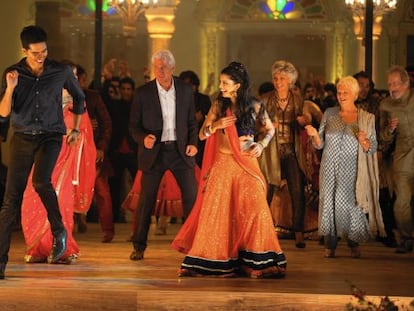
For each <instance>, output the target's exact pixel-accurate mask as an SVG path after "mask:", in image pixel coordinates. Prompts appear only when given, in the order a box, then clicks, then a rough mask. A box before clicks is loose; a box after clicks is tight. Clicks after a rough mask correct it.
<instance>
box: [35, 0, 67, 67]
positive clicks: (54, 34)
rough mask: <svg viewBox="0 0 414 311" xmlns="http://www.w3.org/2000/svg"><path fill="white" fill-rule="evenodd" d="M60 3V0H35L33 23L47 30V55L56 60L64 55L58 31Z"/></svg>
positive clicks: (61, 38) (62, 43)
mask: <svg viewBox="0 0 414 311" xmlns="http://www.w3.org/2000/svg"><path fill="white" fill-rule="evenodd" d="M60 5H61V4H60V1H36V18H35V23H36V25H38V26H40V27H42V28H43V29H44V30H45V31H46V32H47V37H48V40H47V48H48V51H49V55H50V56H51V57H52V58H53V59H56V60H60V59H62V58H64V57H65V54H64V52H65V51H64V50H65V49H64V42H63V36H62V35H61V33H60Z"/></svg>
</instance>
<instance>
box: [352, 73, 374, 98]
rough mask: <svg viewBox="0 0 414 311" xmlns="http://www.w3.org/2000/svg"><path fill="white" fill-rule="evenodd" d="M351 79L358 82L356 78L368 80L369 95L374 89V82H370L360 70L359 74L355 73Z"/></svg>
mask: <svg viewBox="0 0 414 311" xmlns="http://www.w3.org/2000/svg"><path fill="white" fill-rule="evenodd" d="M353 77H354V78H355V79H357V80H358V78H365V79H368V81H369V88H370V93H371V91H372V90H373V89H374V88H375V84H374V81H372V79H371V77H370V76H369V75H368V74H367V73H366V72H365V71H363V70H361V71H360V72H357V73H356V74H354V75H353Z"/></svg>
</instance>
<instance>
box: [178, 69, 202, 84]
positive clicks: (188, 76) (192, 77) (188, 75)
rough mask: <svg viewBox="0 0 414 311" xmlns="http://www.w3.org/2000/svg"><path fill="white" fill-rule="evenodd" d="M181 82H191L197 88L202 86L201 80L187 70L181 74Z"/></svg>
mask: <svg viewBox="0 0 414 311" xmlns="http://www.w3.org/2000/svg"><path fill="white" fill-rule="evenodd" d="M178 77H179V78H180V79H181V80H186V79H188V80H190V83H191V84H192V85H195V86H196V87H197V88H198V87H199V86H200V79H199V78H198V76H197V74H196V73H195V72H194V71H191V70H187V71H183V72H181V73H180V75H179V76H178Z"/></svg>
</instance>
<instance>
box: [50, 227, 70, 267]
mask: <svg viewBox="0 0 414 311" xmlns="http://www.w3.org/2000/svg"><path fill="white" fill-rule="evenodd" d="M66 240H67V233H66V230H65V229H63V231H62V232H61V233H59V234H58V235H57V236H55V237H54V238H53V247H52V252H51V254H50V260H49V262H50V263H57V262H58V261H59V259H60V258H61V257H62V256H63V255H64V254H65V252H66Z"/></svg>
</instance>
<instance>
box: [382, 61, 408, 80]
mask: <svg viewBox="0 0 414 311" xmlns="http://www.w3.org/2000/svg"><path fill="white" fill-rule="evenodd" d="M392 73H398V74H399V75H400V78H401V82H402V83H403V84H406V83H408V84H409V83H410V76H409V75H408V72H407V70H405V68H404V67H403V66H399V65H394V66H391V68H390V69H388V71H387V74H388V75H390V74H392Z"/></svg>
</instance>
